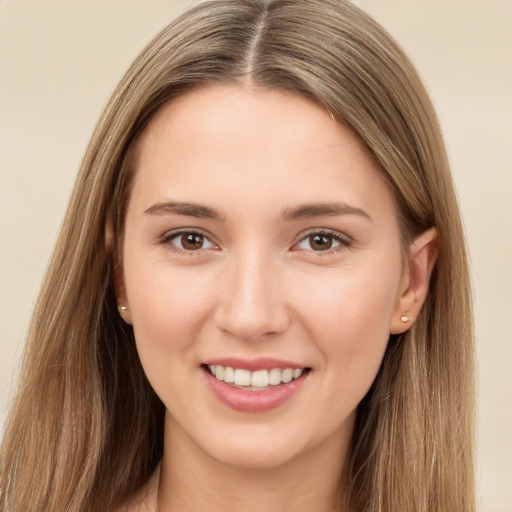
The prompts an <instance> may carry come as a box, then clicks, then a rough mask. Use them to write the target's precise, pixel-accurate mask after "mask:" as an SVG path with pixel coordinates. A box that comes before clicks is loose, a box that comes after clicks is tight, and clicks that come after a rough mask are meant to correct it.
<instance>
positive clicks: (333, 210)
mask: <svg viewBox="0 0 512 512" xmlns="http://www.w3.org/2000/svg"><path fill="white" fill-rule="evenodd" d="M144 213H146V214H148V215H166V214H175V215H184V216H187V217H196V218H200V219H212V220H216V221H220V222H224V220H225V219H224V216H223V215H222V214H221V213H220V212H219V211H218V210H215V209H214V208H210V207H209V206H203V205H201V204H196V203H188V202H186V203H182V202H176V201H168V202H165V203H157V204H155V205H153V206H151V207H150V208H148V209H147V210H146V211H145V212H144ZM337 215H357V216H359V217H363V218H365V219H368V220H369V221H371V222H373V219H372V218H371V217H370V215H369V214H368V213H367V212H366V211H364V210H362V209H361V208H357V207H355V206H351V205H349V204H346V203H343V202H334V203H321V204H316V203H315V204H305V205H300V206H297V207H295V208H286V209H285V210H284V212H283V215H282V218H283V220H285V221H287V222H290V221H293V220H299V219H311V218H314V217H324V216H331V217H334V216H337Z"/></svg>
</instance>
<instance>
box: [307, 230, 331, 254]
mask: <svg viewBox="0 0 512 512" xmlns="http://www.w3.org/2000/svg"><path fill="white" fill-rule="evenodd" d="M309 244H310V245H311V248H312V249H313V250H314V251H326V250H328V249H330V248H331V247H332V235H324V234H317V235H311V236H310V237H309Z"/></svg>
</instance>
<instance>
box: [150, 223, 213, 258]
mask: <svg viewBox="0 0 512 512" xmlns="http://www.w3.org/2000/svg"><path fill="white" fill-rule="evenodd" d="M184 234H197V235H201V236H202V237H204V238H205V239H206V240H208V242H210V243H211V244H212V245H213V248H212V247H206V248H204V249H203V248H201V249H197V250H195V251H187V250H186V249H180V248H179V247H177V246H176V245H174V244H172V243H171V240H172V239H173V238H175V237H178V236H179V235H184ZM158 243H159V244H161V245H166V246H167V247H168V249H169V250H171V251H174V252H180V253H187V255H190V256H193V255H194V254H198V253H200V252H202V251H205V250H212V249H214V250H218V249H220V247H219V244H218V243H217V242H215V241H214V240H213V237H212V236H211V235H210V234H209V233H208V232H206V231H204V230H203V229H201V228H194V227H186V228H177V229H172V230H170V231H166V232H165V234H164V235H162V236H161V237H160V238H159V240H158Z"/></svg>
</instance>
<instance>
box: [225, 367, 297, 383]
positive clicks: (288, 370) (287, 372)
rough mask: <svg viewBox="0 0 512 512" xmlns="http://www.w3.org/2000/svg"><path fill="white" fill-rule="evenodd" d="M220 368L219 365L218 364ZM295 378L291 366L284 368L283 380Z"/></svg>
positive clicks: (288, 380) (285, 381)
mask: <svg viewBox="0 0 512 512" xmlns="http://www.w3.org/2000/svg"><path fill="white" fill-rule="evenodd" d="M217 368H218V366H217ZM292 379H293V370H292V369H291V368H286V369H284V370H283V374H282V375H281V380H282V381H283V382H284V383H285V384H287V383H288V382H291V381H292Z"/></svg>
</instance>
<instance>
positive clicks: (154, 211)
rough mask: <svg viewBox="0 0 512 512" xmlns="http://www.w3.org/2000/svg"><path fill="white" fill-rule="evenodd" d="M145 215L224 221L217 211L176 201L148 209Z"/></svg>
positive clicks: (158, 204)
mask: <svg viewBox="0 0 512 512" xmlns="http://www.w3.org/2000/svg"><path fill="white" fill-rule="evenodd" d="M144 213H147V214H149V215H166V214H169V213H173V214H175V215H185V216H187V217H197V218H200V219H213V220H218V221H221V222H222V221H224V217H223V216H222V215H221V213H220V212H218V211H217V210H214V209H213V208H210V207H208V206H203V205H200V204H195V203H180V202H174V201H169V202H165V203H157V204H155V205H153V206H151V207H150V208H148V209H147V210H146V211H145V212H144Z"/></svg>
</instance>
